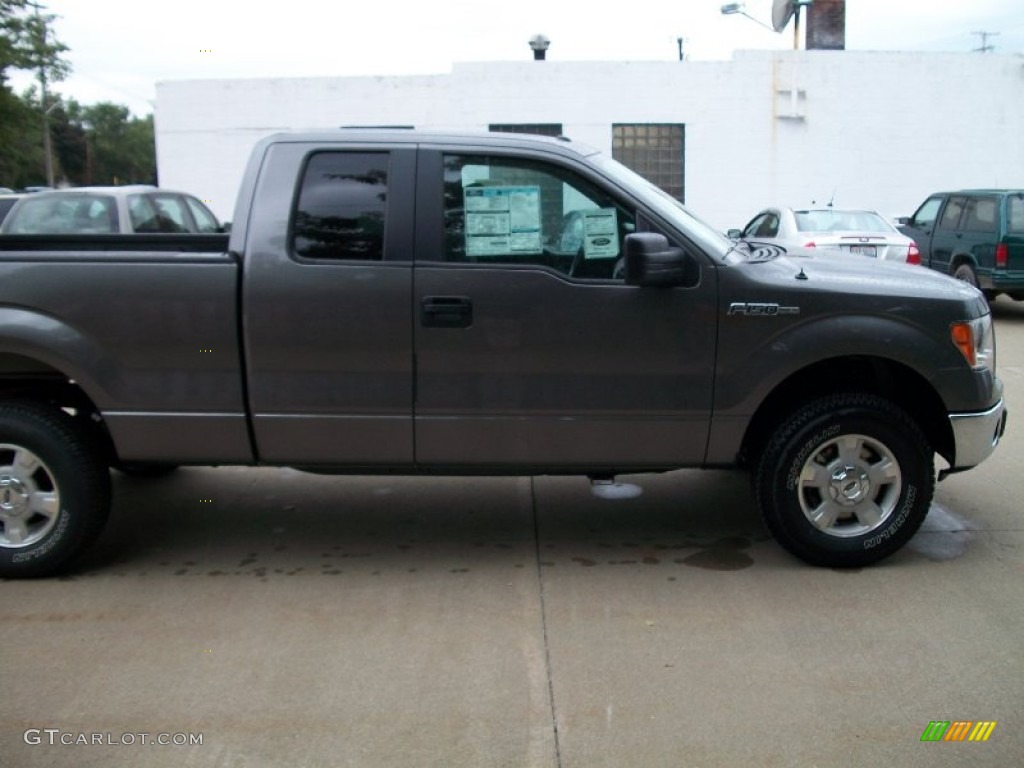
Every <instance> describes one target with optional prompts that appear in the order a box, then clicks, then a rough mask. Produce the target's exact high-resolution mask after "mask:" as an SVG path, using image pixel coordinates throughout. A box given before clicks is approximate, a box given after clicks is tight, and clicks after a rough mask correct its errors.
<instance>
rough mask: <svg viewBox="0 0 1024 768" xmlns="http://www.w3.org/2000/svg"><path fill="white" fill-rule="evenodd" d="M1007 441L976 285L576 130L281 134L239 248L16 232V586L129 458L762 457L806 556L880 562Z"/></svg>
mask: <svg viewBox="0 0 1024 768" xmlns="http://www.w3.org/2000/svg"><path fill="white" fill-rule="evenodd" d="M1004 425H1005V409H1004V403H1003V396H1002V385H1001V383H1000V381H999V379H998V378H997V376H996V372H995V340H994V335H993V325H992V318H991V315H990V314H989V309H988V306H987V304H986V302H985V300H984V297H983V296H982V294H981V293H980V292H979V291H978V290H977V289H975V288H974V287H972V286H970V285H967V284H965V283H964V282H961V281H958V280H953V279H951V278H949V277H946V276H943V275H939V274H935V273H932V272H928V271H924V270H921V269H920V268H919V267H907V266H905V265H900V264H892V263H879V262H877V261H875V260H869V259H859V258H844V257H838V256H834V255H828V256H827V257H825V258H821V257H816V256H814V255H813V254H809V253H808V254H801V253H786V252H784V251H782V250H781V249H779V248H774V247H758V246H757V245H756V244H750V243H745V242H740V241H734V240H730V239H728V238H726V237H725V236H723V235H722V234H720V233H719V232H717V231H715V230H714V229H712V228H711V227H709V226H707V225H706V224H704V223H702V222H701V221H700V220H699V219H698V218H696V217H695V216H694V215H692V214H691V213H690V212H689V211H688V210H687V209H685V208H684V207H683V206H682V205H681V204H679V203H678V202H677V201H676V200H674V199H672V198H671V197H669V196H668V195H666V194H665V193H663V192H661V191H660V190H658V189H657V188H656V187H654V186H653V185H652V184H650V183H648V182H647V181H645V180H643V179H642V178H641V177H639V176H637V175H636V174H634V173H632V172H631V171H629V170H627V169H626V168H624V167H623V166H621V165H619V164H618V163H616V162H615V161H613V160H611V159H610V158H607V157H605V156H603V155H601V154H600V153H597V152H595V151H593V150H591V149H589V148H586V147H583V146H580V145H578V144H574V143H572V142H569V141H567V140H560V139H544V138H529V137H523V136H511V135H497V134H484V135H477V136H469V135H446V134H431V133H426V132H416V131H401V130H396V131H370V130H367V131H355V130H339V131H336V132H331V133H320V134H302V135H278V136H274V137H270V138H268V139H265V140H263V141H262V142H261V143H259V144H258V145H257V146H256V147H255V149H254V151H253V153H252V157H251V160H250V162H249V165H248V168H247V170H246V172H245V174H244V177H243V179H242V183H241V189H240V193H239V197H238V202H237V204H236V209H235V213H234V217H233V229H232V232H231V234H230V237H229V238H228V237H227V236H223V235H207V236H204V235H109V236H102V235H98V236H63V237H57V236H49V237H48V236H38V235H37V236H5V237H2V238H0V575H3V576H7V577H17V576H38V575H47V574H53V573H56V572H59V571H61V570H64V569H66V568H68V567H71V566H72V565H73V563H74V560H75V558H77V557H78V556H79V555H80V554H81V553H82V552H83V551H84V550H85V549H86V548H87V547H88V546H89V544H90V543H91V542H92V541H93V540H94V539H95V537H96V536H97V535H98V534H99V532H100V530H101V529H102V526H103V524H104V521H105V519H106V516H107V512H108V507H109V505H110V483H111V480H110V467H125V468H132V467H134V468H145V467H147V466H149V467H161V466H174V465H183V464H189V465H274V466H291V467H296V468H300V469H305V470H309V471H319V472H334V473H408V474H417V473H423V474H504V475H528V474H578V475H585V476H589V477H590V478H592V479H593V480H594V481H595V482H603V483H607V482H609V481H610V480H612V479H613V478H615V476H617V475H619V474H623V473H641V472H664V471H670V470H674V469H678V468H684V467H705V468H727V467H736V466H740V467H748V468H749V469H750V471H751V475H752V478H753V483H754V489H755V497H756V499H757V504H758V506H759V509H760V512H761V514H762V515H763V517H764V520H765V521H766V524H767V526H768V527H769V529H770V530H771V531H772V533H773V534H774V536H775V537H776V539H777V540H778V541H779V543H780V544H781V545H782V546H783V547H785V548H786V549H788V550H789V551H790V552H792V553H793V554H794V555H796V556H797V557H799V558H802V559H803V560H805V561H807V562H810V563H813V564H818V565H826V566H834V567H853V566H862V565H865V564H868V563H871V562H874V561H877V560H879V559H880V558H883V557H885V556H887V555H889V554H891V553H893V552H894V551H896V550H897V549H899V547H901V546H902V545H903V544H904V543H905V542H906V541H907V540H908V539H909V538H910V537H911V536H912V535H913V534H914V532H915V531H916V530H917V528H918V527H919V526H920V524H921V522H922V521H923V519H924V517H925V516H926V514H927V512H928V509H929V506H930V502H931V499H932V493H933V488H934V481H935V477H936V470H937V468H941V471H940V472H939V477H940V478H941V477H943V476H945V474H948V473H950V472H956V471H960V470H964V469H969V468H971V467H974V466H976V465H977V464H979V463H980V462H982V461H983V460H984V459H985V458H986V457H987V456H989V455H990V454H991V453H992V451H993V449H994V448H995V446H996V444H997V442H998V441H999V438H1000V435H1001V434H1002V431H1003V429H1004ZM936 456H939V457H941V461H942V462H943V463H941V464H937V460H936ZM681 514H682V513H681Z"/></svg>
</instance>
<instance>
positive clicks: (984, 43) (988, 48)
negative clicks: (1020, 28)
mask: <svg viewBox="0 0 1024 768" xmlns="http://www.w3.org/2000/svg"><path fill="white" fill-rule="evenodd" d="M971 34H972V35H977V36H978V37H980V38H981V47H980V48H975V49H974V52H975V53H991V52H992V51H994V50H995V49H996V47H995V46H994V45H989V44H988V39H989V38H990V37H999V33H998V32H982V31H980V30H978V31H974V32H971Z"/></svg>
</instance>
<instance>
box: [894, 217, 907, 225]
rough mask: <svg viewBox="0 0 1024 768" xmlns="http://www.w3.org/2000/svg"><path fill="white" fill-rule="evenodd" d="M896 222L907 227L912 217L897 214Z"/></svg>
mask: <svg viewBox="0 0 1024 768" xmlns="http://www.w3.org/2000/svg"><path fill="white" fill-rule="evenodd" d="M896 223H897V224H899V225H902V226H904V227H905V226H907V224H909V223H910V217H909V216H897V217H896Z"/></svg>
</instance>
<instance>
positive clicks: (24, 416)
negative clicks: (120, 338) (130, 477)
mask: <svg viewBox="0 0 1024 768" xmlns="http://www.w3.org/2000/svg"><path fill="white" fill-rule="evenodd" d="M101 457H102V452H101V450H100V448H99V447H98V446H97V445H96V443H95V440H93V438H92V435H91V434H90V433H89V432H88V431H87V428H86V427H85V426H83V425H81V424H78V423H76V422H75V420H74V419H73V418H71V417H70V416H68V415H67V414H65V413H64V412H63V411H61V410H59V409H56V408H51V407H47V406H43V405H37V404H34V403H11V404H7V405H0V576H3V577H6V578H12V577H30V576H48V575H51V574H54V573H57V572H59V571H61V570H62V569H64V568H65V567H67V566H68V565H69V564H70V563H71V562H72V561H73V560H74V559H75V558H76V557H77V556H78V555H79V554H81V553H82V551H84V550H85V549H86V547H88V546H89V544H91V543H92V542H93V540H94V539H95V538H96V537H97V536H98V535H99V533H100V531H101V530H102V529H103V524H104V523H105V522H106V519H107V514H108V511H109V508H110V474H109V472H108V471H107V468H106V466H105V465H104V463H103V461H102V458H101Z"/></svg>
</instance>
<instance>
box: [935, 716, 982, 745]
mask: <svg viewBox="0 0 1024 768" xmlns="http://www.w3.org/2000/svg"><path fill="white" fill-rule="evenodd" d="M995 729H996V721H995V720H978V721H977V722H975V721H974V720H954V721H952V722H950V721H949V720H932V721H931V722H930V723H928V727H927V728H925V729H924V733H922V734H921V741H988V737H989V736H991V735H992V731H994V730H995Z"/></svg>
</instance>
